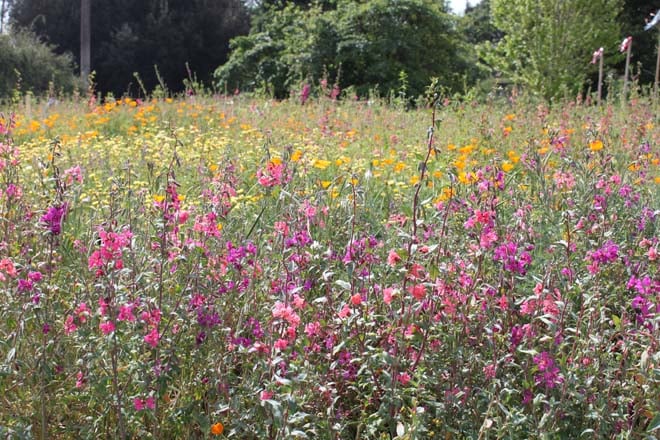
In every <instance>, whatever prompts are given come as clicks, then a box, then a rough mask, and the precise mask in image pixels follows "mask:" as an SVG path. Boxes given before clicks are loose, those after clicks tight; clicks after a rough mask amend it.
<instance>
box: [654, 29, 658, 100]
mask: <svg viewBox="0 0 660 440" xmlns="http://www.w3.org/2000/svg"><path fill="white" fill-rule="evenodd" d="M658 82H660V31H659V32H658V60H657V61H656V62H655V82H654V83H653V93H654V95H655V97H656V98H657V97H658Z"/></svg>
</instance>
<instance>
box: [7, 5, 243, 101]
mask: <svg viewBox="0 0 660 440" xmlns="http://www.w3.org/2000/svg"><path fill="white" fill-rule="evenodd" d="M11 22H12V23H13V24H14V25H15V26H19V27H22V28H28V29H32V30H33V31H34V32H35V33H36V34H37V35H39V36H41V37H42V38H44V39H46V40H47V41H48V42H49V43H50V44H52V45H54V46H55V47H56V50H57V51H58V52H59V53H64V52H69V53H71V54H73V56H74V58H75V59H79V52H80V30H79V29H80V27H79V24H80V2H79V1H74V0H14V4H13V7H12V9H11ZM248 29H249V15H248V11H247V9H246V7H245V5H244V3H243V2H242V1H240V0H140V1H135V0H103V1H92V59H91V62H92V70H93V71H95V72H96V82H97V84H98V88H99V89H100V90H101V91H104V92H113V93H115V94H122V93H125V92H127V91H129V92H132V93H136V92H139V90H138V85H137V84H136V81H135V79H134V77H133V72H137V73H138V74H139V76H140V77H141V78H142V81H143V82H144V85H145V87H146V88H147V90H152V89H153V88H154V87H155V86H156V85H157V84H158V79H157V75H156V73H155V69H154V66H158V71H159V72H160V76H161V78H162V80H163V81H164V82H165V84H166V85H167V86H168V87H169V88H170V89H171V90H174V91H177V90H181V89H182V88H183V79H185V78H186V77H187V76H188V72H187V69H186V63H188V64H189V66H190V70H191V71H192V72H194V73H196V74H197V77H198V79H199V80H200V81H206V80H209V79H210V75H211V73H212V72H213V70H214V69H215V67H217V65H218V64H220V63H223V62H224V61H225V60H226V58H227V53H228V51H229V44H228V42H229V40H230V39H231V38H233V37H235V36H237V35H240V34H242V33H247V31H248ZM129 88H130V90H129Z"/></svg>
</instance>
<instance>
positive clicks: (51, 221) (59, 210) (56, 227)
mask: <svg viewBox="0 0 660 440" xmlns="http://www.w3.org/2000/svg"><path fill="white" fill-rule="evenodd" d="M65 215H66V203H65V204H63V205H61V206H51V207H50V208H48V211H46V214H44V215H43V216H41V219H40V220H41V223H43V224H44V225H45V226H46V227H47V228H48V230H49V231H50V233H51V234H52V235H60V233H61V232H62V221H63V220H64V216H65Z"/></svg>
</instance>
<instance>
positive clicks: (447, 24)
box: [216, 0, 473, 97]
mask: <svg viewBox="0 0 660 440" xmlns="http://www.w3.org/2000/svg"><path fill="white" fill-rule="evenodd" d="M325 7H326V8H327V5H326V6H325ZM231 44H232V54H231V56H230V58H229V61H228V62H227V64H225V65H224V66H221V67H220V68H219V69H218V70H217V71H216V77H217V79H218V81H219V83H220V84H221V85H222V86H224V87H227V88H228V89H231V90H233V89H234V88H236V87H238V88H240V89H242V90H245V89H248V90H250V89H256V88H263V89H265V90H267V91H268V92H270V93H272V94H274V95H275V96H277V97H284V96H286V95H287V94H288V93H289V91H290V90H291V88H292V87H294V86H295V85H296V84H298V83H300V82H302V81H310V80H313V81H316V80H319V79H321V78H322V77H324V76H327V77H329V78H330V79H331V80H332V81H337V82H338V83H339V85H340V86H341V87H342V88H344V87H348V86H353V87H355V89H356V91H357V92H358V94H360V95H362V96H364V95H366V94H367V93H369V91H370V90H374V89H376V90H378V92H379V93H381V94H387V93H390V92H391V91H393V90H398V89H400V88H401V87H402V86H404V87H405V88H407V90H406V93H407V94H409V95H410V96H416V95H419V94H421V93H422V92H423V91H424V88H425V87H426V86H427V85H428V84H429V82H430V79H431V78H432V77H439V78H440V81H441V83H442V84H443V85H445V86H446V87H447V88H449V89H454V90H456V89H458V88H459V87H460V86H461V85H463V83H464V79H465V76H466V75H468V76H469V75H471V74H472V73H473V72H472V71H471V70H470V67H471V64H470V62H468V55H467V54H469V52H470V51H469V48H468V47H467V45H465V44H464V43H462V39H461V38H460V36H459V34H458V33H457V31H456V22H455V17H452V16H450V15H449V14H447V12H446V10H445V8H444V6H442V4H440V3H438V2H435V1H431V0H367V1H364V2H354V1H348V0H346V1H341V0H340V1H339V2H338V3H337V7H336V9H324V6H322V5H314V6H311V7H308V6H306V7H304V8H301V7H299V6H297V5H295V4H288V5H286V6H285V7H277V6H266V7H265V8H264V9H263V11H262V12H261V14H260V15H259V16H258V17H256V18H255V20H254V21H253V26H252V28H251V31H250V34H249V35H248V36H242V37H238V38H236V39H234V40H232V43H231Z"/></svg>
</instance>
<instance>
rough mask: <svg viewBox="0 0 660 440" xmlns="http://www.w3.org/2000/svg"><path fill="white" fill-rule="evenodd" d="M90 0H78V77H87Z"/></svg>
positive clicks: (85, 81)
mask: <svg viewBox="0 0 660 440" xmlns="http://www.w3.org/2000/svg"><path fill="white" fill-rule="evenodd" d="M90 21H91V0H80V79H82V80H83V82H84V83H85V84H87V81H88V79H89V73H90V64H91V62H90V59H91V33H92V32H91V27H92V26H91V23H90Z"/></svg>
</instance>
